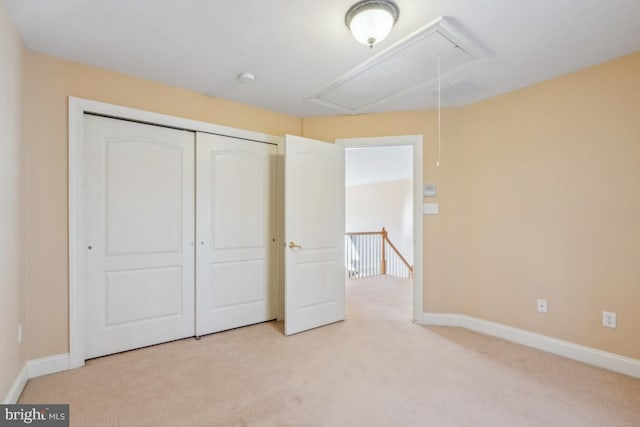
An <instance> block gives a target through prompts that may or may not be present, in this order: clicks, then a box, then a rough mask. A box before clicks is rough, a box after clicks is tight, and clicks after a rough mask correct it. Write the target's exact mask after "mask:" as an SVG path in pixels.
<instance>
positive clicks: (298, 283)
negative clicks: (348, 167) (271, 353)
mask: <svg viewBox="0 0 640 427" xmlns="http://www.w3.org/2000/svg"><path fill="white" fill-rule="evenodd" d="M284 235H285V245H286V248H285V278H284V279H285V280H284V287H285V292H284V296H285V335H291V334H295V333H298V332H302V331H305V330H308V329H312V328H316V327H318V326H323V325H327V324H329V323H333V322H337V321H340V320H344V315H345V288H344V284H345V270H344V147H342V146H339V145H335V144H330V143H326V142H321V141H314V140H311V139H307V138H301V137H297V136H291V135H287V136H286V137H285V233H284Z"/></svg>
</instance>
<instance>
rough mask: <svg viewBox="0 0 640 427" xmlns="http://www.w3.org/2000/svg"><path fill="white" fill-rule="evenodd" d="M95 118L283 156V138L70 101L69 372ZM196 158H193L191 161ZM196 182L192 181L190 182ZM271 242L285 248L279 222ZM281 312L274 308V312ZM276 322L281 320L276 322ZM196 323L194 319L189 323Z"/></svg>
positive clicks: (75, 347)
mask: <svg viewBox="0 0 640 427" xmlns="http://www.w3.org/2000/svg"><path fill="white" fill-rule="evenodd" d="M85 113H91V114H97V115H101V116H105V117H111V118H114V119H124V120H130V121H135V122H140V123H145V124H149V125H157V126H165V127H170V128H177V129H183V130H188V131H193V132H206V133H212V134H217V135H223V136H228V137H232V138H238V139H245V140H250V141H255V142H261V143H269V144H275V145H276V146H277V147H278V153H282V152H283V144H284V139H283V138H282V137H277V136H273V135H268V134H265V133H259V132H253V131H247V130H243V129H237V128H232V127H227V126H221V125H216V124H212V123H206V122H201V121H197V120H191V119H184V118H179V117H174V116H170V115H166V114H160V113H153V112H150V111H145V110H139V109H135V108H130V107H125V106H121V105H114V104H108V103H104V102H99V101H92V100H88V99H83V98H75V97H71V96H70V97H69V122H68V126H69V139H68V144H69V145H68V155H69V158H68V161H69V170H68V173H69V176H68V180H69V181H68V183H69V188H68V192H69V206H68V207H69V218H68V219H69V223H68V226H69V242H68V244H69V247H68V250H69V369H74V368H78V367H80V366H83V365H84V362H85V342H84V341H85V339H84V333H85V329H84V324H83V323H84V317H85V316H84V315H85V311H84V309H85V304H84V284H85V283H86V263H85V256H84V254H85V251H84V248H85V244H86V240H85V229H84V220H85V218H84V205H85V194H84V143H85V138H84V115H85ZM194 160H195V159H194ZM281 160H282V159H281V158H279V159H278V184H277V195H276V203H277V207H278V211H277V213H276V215H277V217H278V219H280V218H282V216H283V212H282V206H283V203H282V200H283V194H282V190H281V188H280V181H281V179H282V178H281V176H282V175H283V173H282V171H281V169H282V167H283V162H282V161H281ZM194 179H195V178H194ZM277 224H278V225H277V230H276V240H277V242H278V243H279V244H282V245H284V241H283V240H282V225H281V221H277ZM281 252H282V251H276V262H277V265H278V266H277V269H276V270H277V274H276V283H275V284H274V285H273V286H274V287H275V288H276V290H274V291H275V292H277V293H278V295H277V299H278V304H280V305H281V304H282V299H283V295H282V294H281V289H282V286H281V282H282V280H283V276H282V274H283V272H282V253H281ZM280 311H281V310H279V309H278V310H277V311H276V312H277V313H279V312H280ZM279 320H280V319H279ZM194 322H195V319H194Z"/></svg>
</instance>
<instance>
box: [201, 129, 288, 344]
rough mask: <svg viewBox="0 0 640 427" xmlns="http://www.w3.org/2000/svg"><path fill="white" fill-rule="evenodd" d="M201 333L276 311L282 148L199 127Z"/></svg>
mask: <svg viewBox="0 0 640 427" xmlns="http://www.w3.org/2000/svg"><path fill="white" fill-rule="evenodd" d="M196 141H197V142H196V147H197V148H196V151H197V156H196V158H197V166H196V170H197V172H196V175H197V179H196V188H197V196H196V200H197V202H196V203H197V204H196V212H197V225H196V228H197V250H196V252H197V255H196V256H197V263H196V271H197V272H196V295H197V298H196V334H197V335H198V336H200V335H204V334H209V333H212V332H218V331H222V330H226V329H231V328H237V327H240V326H245V325H250V324H253V323H259V322H265V321H267V320H272V319H275V317H276V309H275V308H276V306H277V305H276V300H275V298H276V292H274V285H275V280H274V278H275V273H276V271H275V268H276V263H275V254H276V252H275V250H276V240H275V238H276V234H275V232H276V178H277V175H276V173H277V170H276V165H277V147H276V146H275V145H272V144H265V143H259V142H254V141H247V140H242V139H237V138H231V137H225V136H220V135H212V134H206V133H198V134H197V138H196Z"/></svg>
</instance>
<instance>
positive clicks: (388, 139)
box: [336, 135, 424, 322]
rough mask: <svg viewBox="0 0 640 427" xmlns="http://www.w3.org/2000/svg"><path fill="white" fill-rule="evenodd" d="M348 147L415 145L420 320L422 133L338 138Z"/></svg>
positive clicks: (418, 308)
mask: <svg viewBox="0 0 640 427" xmlns="http://www.w3.org/2000/svg"><path fill="white" fill-rule="evenodd" d="M336 144H341V145H344V146H345V147H348V148H356V147H384V146H397V145H411V146H412V147H413V321H414V322H420V321H421V319H422V313H423V302H422V297H423V283H422V277H423V272H422V263H423V259H422V252H423V244H424V242H423V240H424V237H423V223H422V221H423V217H422V172H423V168H424V166H423V159H422V135H404V136H383V137H374V138H349V139H336Z"/></svg>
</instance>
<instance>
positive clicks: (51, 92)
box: [25, 52, 302, 359]
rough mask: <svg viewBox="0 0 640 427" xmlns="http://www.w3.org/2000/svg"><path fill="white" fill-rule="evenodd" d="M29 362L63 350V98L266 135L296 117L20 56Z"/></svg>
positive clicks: (296, 127) (291, 127) (294, 127)
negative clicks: (23, 98)
mask: <svg viewBox="0 0 640 427" xmlns="http://www.w3.org/2000/svg"><path fill="white" fill-rule="evenodd" d="M25 76H26V84H27V88H26V107H27V110H28V120H29V124H28V126H27V127H26V134H25V143H26V162H27V197H26V199H27V200H26V205H27V217H26V221H27V233H26V244H27V248H28V250H27V263H28V268H27V277H26V281H27V304H28V312H27V345H28V358H29V359H36V358H40V357H45V356H50V355H53V354H59V353H66V352H68V351H69V343H68V340H69V333H68V332H69V326H68V295H69V293H68V274H69V273H68V251H67V243H68V237H67V236H68V227H67V217H68V209H67V206H68V192H67V169H68V164H67V97H68V96H74V97H79V98H87V99H91V100H96V101H103V102H108V103H112V104H118V105H125V106H127V107H133V108H139V109H142V110H148V111H154V112H159V113H164V114H170V115H173V116H178V117H185V118H189V119H195V120H201V121H204V122H210V123H215V124H219V125H225V126H232V127H236V128H241V129H248V130H253V131H258V132H264V133H268V134H272V135H284V134H285V133H291V134H298V135H300V134H301V132H302V131H301V125H302V122H301V120H300V119H299V118H296V117H292V116H288V115H284V114H278V113H274V112H269V111H266V110H262V109H259V108H255V107H251V106H247V105H242V104H238V103H235V102H231V101H225V100H221V99H217V98H212V97H208V96H204V95H199V94H196V93H193V92H189V91H186V90H181V89H177V88H173V87H169V86H165V85H161V84H157V83H153V82H150V81H145V80H142V79H138V78H135V77H131V76H127V75H124V74H120V73H115V72H111V71H107V70H103V69H98V68H94V67H90V66H86V65H81V64H78V63H74V62H69V61H65V60H61V59H58V58H54V57H50V56H46V55H42V54H38V53H33V52H30V53H28V54H27V56H26V75H25Z"/></svg>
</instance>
